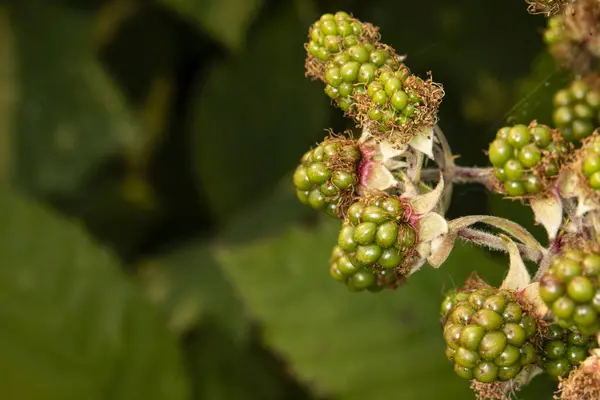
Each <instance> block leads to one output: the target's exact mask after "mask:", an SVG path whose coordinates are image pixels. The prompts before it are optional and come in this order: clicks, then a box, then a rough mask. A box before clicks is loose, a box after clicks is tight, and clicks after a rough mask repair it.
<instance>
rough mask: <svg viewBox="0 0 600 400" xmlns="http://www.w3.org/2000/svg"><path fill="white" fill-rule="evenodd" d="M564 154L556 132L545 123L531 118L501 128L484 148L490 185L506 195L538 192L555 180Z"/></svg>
mask: <svg viewBox="0 0 600 400" xmlns="http://www.w3.org/2000/svg"><path fill="white" fill-rule="evenodd" d="M568 153H569V146H568V145H567V143H565V141H564V140H563V139H562V137H561V136H560V134H559V133H558V132H557V131H556V130H553V129H550V128H549V127H547V126H546V125H541V124H537V123H536V122H535V121H534V122H532V123H531V124H530V125H529V126H526V125H514V126H506V127H503V128H501V129H499V130H498V132H497V134H496V139H495V140H494V141H493V142H492V143H491V144H490V146H489V149H488V157H489V160H490V162H491V163H492V165H493V166H494V176H495V178H496V179H495V185H494V186H495V188H496V190H497V191H498V192H500V193H503V194H505V195H507V196H510V197H533V196H536V195H539V194H540V193H543V192H545V191H547V190H548V189H549V188H550V187H551V186H552V184H553V183H554V182H555V181H556V179H557V177H558V172H559V169H560V167H561V165H562V164H563V163H564V161H565V159H566V157H567V155H568Z"/></svg>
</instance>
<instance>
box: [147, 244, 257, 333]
mask: <svg viewBox="0 0 600 400" xmlns="http://www.w3.org/2000/svg"><path fill="white" fill-rule="evenodd" d="M138 278H139V282H140V283H141V284H142V286H143V287H144V289H145V291H146V293H147V294H148V295H149V297H150V298H151V299H152V300H153V301H154V302H155V303H156V304H158V305H159V306H160V307H161V308H162V309H163V311H164V312H165V313H166V315H167V316H168V320H169V327H170V328H171V329H172V330H174V331H176V332H179V333H185V332H187V331H189V330H190V329H192V328H194V327H196V326H197V325H198V324H199V323H201V322H202V321H203V320H204V319H206V318H207V317H214V319H215V321H217V322H218V323H219V325H220V327H221V329H223V330H224V331H225V332H226V333H227V335H229V336H230V337H232V338H235V339H241V338H244V337H245V336H246V335H247V333H248V332H247V331H248V324H249V320H248V318H247V317H246V315H245V312H244V310H243V305H242V303H241V302H240V300H239V299H238V298H237V295H236V294H235V293H234V291H233V287H232V286H231V284H230V283H229V281H228V280H227V278H226V277H225V276H224V275H223V272H222V271H221V269H220V267H219V264H218V263H217V262H216V261H215V259H214V255H213V252H212V250H211V247H210V244H207V243H204V242H200V241H198V242H196V243H188V244H187V245H185V246H181V247H179V248H176V249H173V250H171V251H169V252H168V253H166V254H163V255H160V256H157V257H154V258H150V259H148V260H145V261H144V262H142V263H141V264H140V268H139V272H138Z"/></svg>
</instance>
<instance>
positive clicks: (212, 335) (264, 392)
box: [185, 320, 307, 400]
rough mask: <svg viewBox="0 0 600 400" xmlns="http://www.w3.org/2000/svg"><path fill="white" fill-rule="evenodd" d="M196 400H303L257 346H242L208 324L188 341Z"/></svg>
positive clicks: (217, 327) (296, 389) (298, 391)
mask: <svg viewBox="0 0 600 400" xmlns="http://www.w3.org/2000/svg"><path fill="white" fill-rule="evenodd" d="M186 342H187V346H186V349H185V350H186V358H187V360H188V369H189V370H190V371H191V380H192V382H193V394H192V399H194V400H204V399H210V400H240V399H243V400H282V399H285V400H299V399H305V398H307V397H306V396H303V393H302V392H301V391H300V390H299V388H298V387H297V386H296V385H294V384H293V383H292V382H290V379H289V377H287V376H285V371H283V369H282V366H281V365H280V363H278V362H276V360H274V359H273V356H272V355H271V354H269V353H268V352H267V351H266V350H265V349H263V348H262V347H260V346H258V345H257V344H256V343H240V342H239V341H237V340H235V339H233V338H232V337H231V336H229V335H228V333H227V332H226V331H223V330H222V329H221V328H220V325H219V324H218V323H214V322H213V321H210V320H209V321H206V322H205V323H203V324H202V326H201V327H200V329H199V330H197V331H195V332H194V333H193V334H192V335H190V336H189V337H188V338H187V340H186Z"/></svg>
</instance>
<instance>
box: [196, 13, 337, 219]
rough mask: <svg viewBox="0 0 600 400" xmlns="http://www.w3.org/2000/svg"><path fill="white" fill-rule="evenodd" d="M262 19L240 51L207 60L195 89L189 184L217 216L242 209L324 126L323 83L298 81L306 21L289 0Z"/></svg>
mask: <svg viewBox="0 0 600 400" xmlns="http://www.w3.org/2000/svg"><path fill="white" fill-rule="evenodd" d="M280 7H284V6H283V5H281V6H280ZM263 22H264V23H263V24H261V25H260V27H259V28H258V29H257V30H256V32H254V34H253V35H252V36H251V38H250V41H249V44H248V47H247V48H246V49H245V50H244V52H243V53H241V54H240V55H239V56H237V57H230V58H228V59H225V60H223V61H221V62H218V63H215V64H214V65H213V66H212V67H211V68H210V70H209V71H208V72H207V73H206V74H205V76H204V78H205V79H203V80H202V81H201V82H198V84H197V86H196V101H195V103H194V105H193V107H192V109H191V111H192V113H191V114H192V115H191V117H192V118H193V122H192V123H191V129H192V132H191V134H192V136H193V137H192V139H193V141H192V143H193V144H192V146H193V149H192V151H193V155H194V157H195V160H194V162H195V167H196V174H197V181H198V185H199V188H201V190H202V191H203V192H204V194H205V195H206V197H207V199H208V202H209V204H210V206H211V209H212V211H213V213H214V214H215V216H216V217H217V218H220V219H224V218H226V217H229V216H231V214H232V213H234V212H235V211H237V209H238V208H239V207H240V206H249V205H250V204H251V203H252V201H253V200H254V199H256V198H257V197H259V196H260V195H261V194H262V193H263V192H264V191H265V190H266V189H267V188H269V187H271V186H272V185H273V184H274V183H275V182H277V181H278V180H279V179H280V178H281V177H282V176H283V175H284V173H285V172H287V171H290V170H291V169H292V168H293V167H294V166H295V165H296V163H297V162H298V160H299V159H300V157H301V156H302V154H304V152H305V151H306V150H308V147H309V146H310V145H311V144H312V143H314V142H315V141H317V140H318V139H319V138H322V137H324V135H325V132H324V130H325V128H327V126H326V120H327V116H328V115H329V110H330V107H329V106H328V102H327V97H326V96H325V95H324V94H323V92H322V91H323V85H322V84H321V83H317V82H311V81H310V80H308V79H305V78H304V67H303V66H304V55H305V52H304V49H303V47H302V46H303V43H304V40H305V37H306V29H307V26H308V24H309V22H308V21H304V20H301V19H300V18H299V17H298V16H297V13H296V10H295V8H294V6H293V2H287V3H286V4H285V7H284V8H283V9H281V10H279V11H278V12H274V13H273V15H271V16H270V17H269V19H268V20H265V21H263ZM284 171H285V172H284Z"/></svg>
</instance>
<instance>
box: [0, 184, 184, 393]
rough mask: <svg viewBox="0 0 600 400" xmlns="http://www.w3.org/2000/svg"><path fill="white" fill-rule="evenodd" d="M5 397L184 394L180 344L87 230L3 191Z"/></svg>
mask: <svg viewBox="0 0 600 400" xmlns="http://www.w3.org/2000/svg"><path fill="white" fill-rule="evenodd" d="M0 304H1V306H0V326H1V328H0V376H2V379H1V381H2V384H0V398H2V399H31V400H37V399H39V400H42V399H43V400H53V399H57V400H70V399H73V400H79V399H111V400H121V399H122V400H129V399H145V400H150V399H156V400H159V399H160V400H162V399H167V398H168V399H173V400H179V399H181V400H183V399H186V398H187V378H186V376H185V373H184V371H183V367H182V364H181V357H180V354H179V351H178V349H177V345H176V341H175V338H174V337H173V335H172V334H171V332H169V331H168V330H167V329H166V327H165V325H164V322H163V321H162V319H161V318H160V317H159V315H158V313H157V312H156V310H154V309H153V307H152V306H151V305H150V304H149V303H147V302H146V301H145V299H144V298H143V296H142V295H141V293H139V292H138V291H137V289H136V288H135V287H134V286H132V284H131V283H129V282H128V281H127V280H126V278H125V276H124V275H123V274H122V273H121V271H120V269H119V266H118V263H117V261H116V260H115V259H114V257H112V256H111V254H109V253H108V252H106V251H104V250H103V249H101V248H99V247H98V245H96V244H94V243H93V242H92V241H91V240H90V239H89V238H88V236H87V235H86V234H85V232H83V230H82V229H81V228H80V227H78V226H73V225H71V224H69V223H67V222H65V221H62V220H61V219H60V218H58V217H57V216H56V215H55V214H53V213H51V212H49V211H47V210H45V209H42V208H40V207H38V206H36V205H33V204H31V203H29V202H28V201H25V200H23V199H22V198H20V197H17V196H16V195H15V194H13V193H12V192H9V191H7V190H1V191H0Z"/></svg>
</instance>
